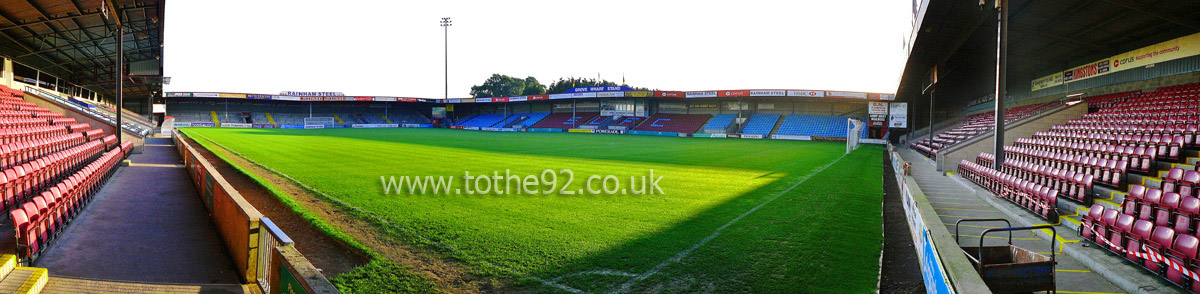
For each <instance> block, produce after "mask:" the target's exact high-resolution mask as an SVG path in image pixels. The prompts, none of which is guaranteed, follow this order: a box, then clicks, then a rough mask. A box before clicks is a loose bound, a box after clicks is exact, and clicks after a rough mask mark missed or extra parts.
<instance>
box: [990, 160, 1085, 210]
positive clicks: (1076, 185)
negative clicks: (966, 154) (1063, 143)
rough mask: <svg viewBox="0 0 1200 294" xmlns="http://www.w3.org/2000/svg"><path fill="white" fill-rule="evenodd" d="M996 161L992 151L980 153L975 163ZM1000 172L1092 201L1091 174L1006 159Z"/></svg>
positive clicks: (1071, 197) (1069, 195) (1079, 198)
mask: <svg viewBox="0 0 1200 294" xmlns="http://www.w3.org/2000/svg"><path fill="white" fill-rule="evenodd" d="M995 161H996V157H995V155H992V154H991V153H982V154H979V157H978V158H976V160H975V163H976V164H979V165H983V166H992V163H993V162H995ZM1000 172H1003V173H1006V174H1010V175H1015V176H1017V177H1019V178H1022V179H1024V180H1026V181H1030V182H1034V183H1037V184H1041V185H1043V186H1048V187H1050V188H1051V189H1054V190H1059V191H1064V192H1063V193H1062V194H1061V195H1063V196H1067V198H1069V199H1074V200H1076V201H1079V202H1082V203H1085V204H1089V203H1091V202H1092V195H1093V193H1092V178H1093V177H1094V176H1092V175H1089V174H1082V173H1075V171H1072V170H1067V169H1057V168H1053V167H1048V166H1044V165H1039V164H1034V163H1031V162H1024V161H1020V160H1006V161H1004V164H1001V165H1000Z"/></svg>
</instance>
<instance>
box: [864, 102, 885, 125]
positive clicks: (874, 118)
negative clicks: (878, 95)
mask: <svg viewBox="0 0 1200 294" xmlns="http://www.w3.org/2000/svg"><path fill="white" fill-rule="evenodd" d="M887 114H888V103H887V102H870V103H868V104H867V115H869V116H870V120H869V121H868V125H869V126H872V127H882V126H886V125H887Z"/></svg>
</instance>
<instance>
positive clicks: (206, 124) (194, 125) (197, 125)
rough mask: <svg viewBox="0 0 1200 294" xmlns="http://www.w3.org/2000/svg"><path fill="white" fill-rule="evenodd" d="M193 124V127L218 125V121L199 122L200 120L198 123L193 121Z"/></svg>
mask: <svg viewBox="0 0 1200 294" xmlns="http://www.w3.org/2000/svg"><path fill="white" fill-rule="evenodd" d="M192 126H193V127H215V126H217V124H216V123H199V122H198V123H192Z"/></svg>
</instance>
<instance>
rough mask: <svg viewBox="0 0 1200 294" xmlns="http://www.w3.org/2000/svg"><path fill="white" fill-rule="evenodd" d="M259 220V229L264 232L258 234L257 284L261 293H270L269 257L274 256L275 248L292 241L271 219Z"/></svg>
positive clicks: (271, 272)
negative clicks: (260, 288)
mask: <svg viewBox="0 0 1200 294" xmlns="http://www.w3.org/2000/svg"><path fill="white" fill-rule="evenodd" d="M259 222H261V224H262V226H261V227H260V228H261V231H265V232H266V234H262V233H260V234H258V236H259V240H258V278H257V280H258V286H259V287H262V290H263V293H271V275H272V274H274V273H273V272H274V271H272V270H271V265H272V264H273V262H272V260H271V258H273V257H274V256H275V248H276V247H279V246H287V245H291V244H292V243H293V242H292V238H289V237H288V236H287V234H284V233H283V230H280V229H279V227H277V226H275V223H274V222H271V219H269V218H266V217H263V218H260V219H259Z"/></svg>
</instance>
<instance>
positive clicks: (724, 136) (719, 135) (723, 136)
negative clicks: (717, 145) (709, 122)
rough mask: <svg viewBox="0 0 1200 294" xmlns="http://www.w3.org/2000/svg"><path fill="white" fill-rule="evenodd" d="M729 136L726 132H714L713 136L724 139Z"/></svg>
mask: <svg viewBox="0 0 1200 294" xmlns="http://www.w3.org/2000/svg"><path fill="white" fill-rule="evenodd" d="M728 137H729V136H728V135H725V134H712V138H721V139H724V138H728Z"/></svg>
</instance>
